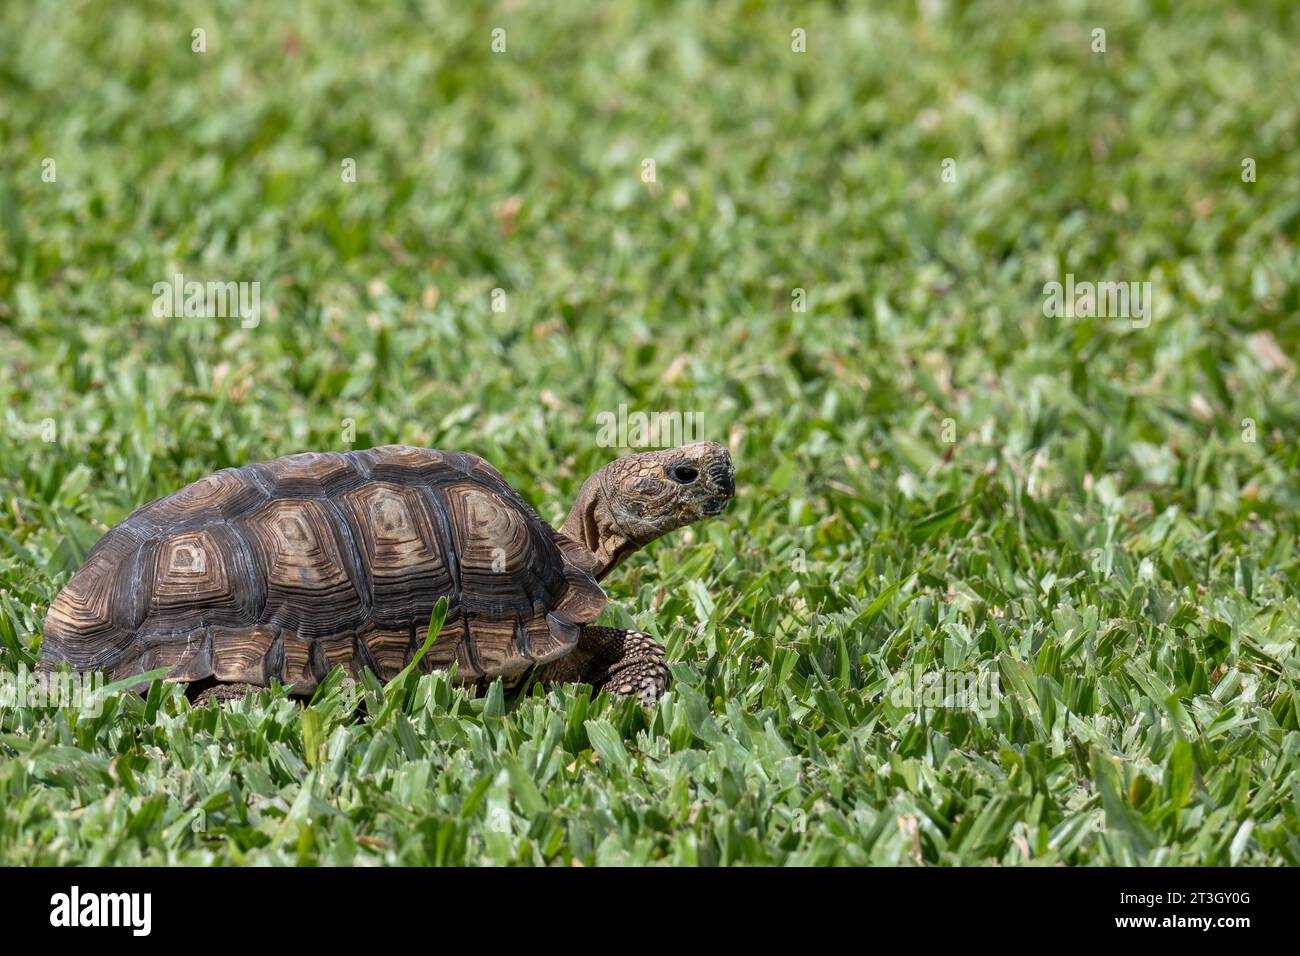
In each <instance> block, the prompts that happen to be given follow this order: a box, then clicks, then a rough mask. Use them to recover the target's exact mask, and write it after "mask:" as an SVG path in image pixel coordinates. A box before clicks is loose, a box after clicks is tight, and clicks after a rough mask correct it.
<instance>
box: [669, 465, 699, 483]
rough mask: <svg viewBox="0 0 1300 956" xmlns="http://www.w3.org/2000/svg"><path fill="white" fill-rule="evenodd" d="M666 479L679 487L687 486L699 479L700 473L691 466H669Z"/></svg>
mask: <svg viewBox="0 0 1300 956" xmlns="http://www.w3.org/2000/svg"><path fill="white" fill-rule="evenodd" d="M668 477H669V478H671V479H672V480H673V481H675V482H677V483H678V484H679V485H689V484H690V483H691V482H693V481H694V480H695V479H696V478H698V477H700V472H699V469H697V468H695V467H694V466H693V465H670V466H669V467H668Z"/></svg>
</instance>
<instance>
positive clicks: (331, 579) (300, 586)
mask: <svg viewBox="0 0 1300 956" xmlns="http://www.w3.org/2000/svg"><path fill="white" fill-rule="evenodd" d="M734 493H735V473H734V470H733V468H732V463H731V458H730V456H729V455H728V453H727V451H726V449H725V448H723V447H722V446H721V445H718V444H715V443H712V442H697V443H695V444H690V445H685V446H682V447H680V448H675V449H668V450H662V451H651V452H644V453H640V454H632V455H628V456H625V457H622V458H617V459H615V460H614V461H613V462H611V463H609V464H607V465H606V466H605V467H603V468H601V469H600V470H599V471H597V472H596V473H595V474H593V475H592V476H591V477H590V478H588V479H587V481H586V482H585V483H584V484H583V485H582V489H581V491H580V492H579V494H578V498H577V501H576V502H575V503H574V505H573V507H572V509H570V511H569V514H568V518H567V520H566V521H565V522H564V525H563V526H562V527H561V528H560V530H559V531H556V530H554V529H553V528H551V527H550V525H548V524H547V523H546V522H545V521H543V520H542V519H541V518H540V517H539V516H538V515H537V513H536V512H535V511H534V510H533V509H532V508H531V507H530V506H529V505H528V503H527V502H526V501H525V500H524V499H523V498H522V497H520V495H519V494H517V493H516V492H515V490H514V489H513V488H511V487H510V485H509V484H507V483H506V480H505V478H504V477H503V476H502V475H501V473H500V472H499V471H497V469H496V468H494V467H492V465H490V464H488V463H487V462H486V461H484V460H483V459H482V458H479V457H477V456H475V455H472V454H467V453H464V452H448V451H437V450H434V449H429V448H416V447H409V446H405V445H385V446H383V447H379V448H370V449H367V450H364V451H350V452H305V453H302V454H297V455H290V456H288V457H286V458H277V459H275V460H274V461H266V462H260V463H257V464H251V465H247V466H245V467H242V468H227V469H224V470H222V471H218V472H215V473H214V474H211V475H209V476H207V477H206V478H202V479H200V480H199V481H196V482H194V483H193V484H190V485H186V486H185V487H184V488H182V489H180V490H179V491H177V492H175V493H174V494H171V495H168V496H166V497H164V498H160V499H158V500H156V501H153V502H151V503H149V504H147V505H144V506H143V507H141V508H139V509H137V510H136V511H134V512H132V513H131V514H130V515H129V516H127V517H126V518H125V519H123V520H122V521H121V522H120V523H119V524H117V525H116V526H115V527H114V528H112V529H111V530H110V531H109V532H108V533H107V534H105V535H104V536H103V537H102V538H101V539H100V540H99V542H98V543H97V544H96V545H95V546H94V548H93V549H91V551H90V554H89V555H88V556H87V558H86V561H85V564H83V565H82V567H81V568H80V569H79V570H78V571H77V572H76V573H75V574H74V575H73V576H72V578H71V579H70V580H69V581H68V583H67V585H66V586H65V587H64V588H63V589H62V590H61V591H60V592H59V593H58V595H57V596H56V597H55V599H54V601H53V603H52V604H51V605H50V610H49V614H48V615H47V617H46V619H45V634H44V640H43V642H42V646H41V658H42V659H41V664H40V667H41V668H42V669H43V670H47V671H48V670H53V669H57V668H58V667H60V666H61V665H63V664H67V665H70V666H71V668H72V669H73V670H76V671H80V672H88V671H98V672H102V673H104V674H105V676H106V678H107V679H108V680H112V681H117V680H123V679H126V678H129V677H131V676H134V675H137V674H142V673H144V672H147V671H152V670H156V669H160V668H169V670H168V672H167V676H166V678H165V679H166V680H169V681H176V682H183V683H186V684H188V685H189V687H188V692H189V693H190V696H191V697H192V698H193V699H194V700H195V701H196V702H208V701H211V700H217V701H220V700H225V699H230V698H234V697H238V696H241V695H243V694H245V693H248V692H249V690H251V689H254V688H257V687H266V686H269V685H270V683H271V680H272V678H274V679H276V680H278V681H279V682H280V683H282V684H284V685H287V686H288V687H289V690H290V693H291V694H293V695H295V696H308V695H310V694H311V693H312V692H313V691H314V690H315V688H316V687H317V685H318V684H319V683H320V681H321V680H322V679H324V677H325V676H326V675H327V674H328V673H329V672H330V671H331V670H332V669H333V668H334V667H336V666H342V667H343V668H344V670H345V671H346V672H347V673H348V675H349V676H350V677H351V678H353V679H355V678H356V677H358V676H359V675H360V673H361V672H362V669H363V668H369V669H370V670H371V671H373V672H374V674H375V675H376V676H378V677H379V678H380V679H381V680H391V679H392V678H393V677H394V676H395V675H396V674H397V673H398V672H399V671H401V670H402V669H403V668H404V667H406V666H407V665H408V664H409V663H410V662H411V660H412V659H413V657H414V655H415V654H416V652H417V651H418V650H419V649H420V648H421V647H423V645H424V643H425V638H426V637H427V635H428V628H429V623H430V621H429V619H430V615H431V613H432V610H433V608H434V605H435V603H436V602H437V601H438V599H439V598H440V597H444V596H445V597H446V598H447V600H448V609H447V616H446V618H445V620H444V623H443V626H442V629H441V630H440V631H439V633H438V637H437V639H436V641H435V642H434V644H433V646H432V647H431V648H430V649H429V651H428V652H427V653H426V654H425V655H424V657H423V658H421V660H420V662H419V665H418V666H419V668H420V669H421V670H423V671H426V672H427V671H429V670H432V669H434V668H446V667H449V666H450V665H451V664H452V663H453V662H454V663H455V665H456V674H455V676H456V679H457V681H458V682H461V683H476V682H479V683H481V682H486V681H489V680H492V679H495V678H498V677H500V678H502V679H503V680H504V682H505V683H506V685H507V687H508V688H513V687H516V686H518V685H519V684H520V683H521V682H522V681H523V680H525V679H526V678H529V677H535V678H536V679H537V680H540V681H541V682H543V683H545V684H551V683H556V682H580V683H588V684H591V685H592V686H593V687H594V688H596V690H597V691H599V690H600V689H601V688H607V689H608V690H609V691H610V692H611V693H615V694H623V695H636V697H637V698H638V699H639V700H640V702H641V703H642V704H644V705H647V706H649V705H651V704H653V703H654V701H655V700H657V699H658V698H659V697H660V696H661V695H662V694H663V693H664V691H665V690H666V688H667V682H668V670H667V667H666V665H665V663H664V649H663V647H662V646H661V645H659V644H658V643H657V642H656V641H654V640H653V639H652V638H651V637H649V636H648V635H646V634H643V633H641V632H640V631H632V630H625V629H622V628H611V627H597V626H594V622H595V620H596V619H597V618H598V617H599V616H600V613H601V611H602V610H603V609H604V607H605V592H604V591H603V590H602V589H601V587H600V584H599V583H598V582H600V581H601V580H603V579H604V578H605V576H606V575H607V574H609V573H610V572H611V571H612V570H614V568H616V567H618V565H619V564H621V563H622V562H623V561H624V560H625V559H626V558H627V557H628V555H630V554H632V553H633V552H635V551H637V550H638V549H639V548H641V547H643V546H645V545H646V544H648V543H649V542H651V541H653V540H654V539H656V538H658V537H660V536H661V535H663V534H666V533H668V532H670V531H673V530H675V529H677V528H680V527H682V526H684V525H686V524H689V523H691V522H693V521H697V520H699V519H701V518H705V517H709V516H713V515H717V514H719V513H720V512H721V511H722V510H723V509H724V508H725V507H726V505H727V502H728V501H729V500H730V499H731V498H732V496H733V495H734ZM140 686H147V685H143V684H142V685H140Z"/></svg>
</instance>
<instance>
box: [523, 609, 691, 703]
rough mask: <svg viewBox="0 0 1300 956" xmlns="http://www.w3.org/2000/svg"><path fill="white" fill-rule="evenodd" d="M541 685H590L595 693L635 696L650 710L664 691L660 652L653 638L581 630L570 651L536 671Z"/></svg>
mask: <svg viewBox="0 0 1300 956" xmlns="http://www.w3.org/2000/svg"><path fill="white" fill-rule="evenodd" d="M537 679H538V680H539V681H541V682H542V684H544V685H550V684H565V683H572V684H590V685H591V686H592V687H594V688H595V689H596V691H597V693H599V692H600V691H601V690H608V691H609V692H610V693H611V694H623V695H625V696H631V695H633V694H635V695H636V697H637V700H639V701H640V702H641V706H642V707H653V706H654V703H655V701H657V700H658V699H659V698H660V697H662V696H663V695H664V691H666V690H667V689H668V665H667V664H665V663H664V649H663V647H662V646H661V645H660V644H659V642H658V641H656V640H655V639H654V638H652V637H650V635H648V634H643V633H641V632H640V631H629V630H625V629H623V628H621V627H592V626H590V625H587V626H584V627H583V629H582V636H581V637H580V638H578V644H577V646H576V647H574V649H573V650H572V651H570V652H569V653H568V654H566V655H565V656H564V657H561V658H560V659H559V660H558V661H552V662H551V663H550V664H546V665H545V666H543V667H542V668H540V669H539V671H538V674H537Z"/></svg>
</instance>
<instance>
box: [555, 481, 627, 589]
mask: <svg viewBox="0 0 1300 956" xmlns="http://www.w3.org/2000/svg"><path fill="white" fill-rule="evenodd" d="M560 532H561V533H562V534H564V535H565V536H566V537H569V538H572V539H573V540H574V541H576V542H578V543H579V544H581V545H582V546H583V547H584V548H586V549H587V550H588V551H590V552H591V553H592V554H594V555H595V556H596V566H595V568H593V569H592V575H593V576H594V577H595V578H596V580H597V581H599V580H601V579H603V578H604V577H605V575H607V574H609V572H610V571H613V570H614V569H615V568H616V567H618V566H619V565H620V564H622V563H623V559H624V558H626V557H627V556H628V555H629V554H631V553H633V552H634V551H636V550H637V549H639V548H640V547H641V545H640V544H639V543H638V542H636V541H633V540H632V538H631V537H630V536H629V535H628V534H627V533H626V532H625V531H624V530H623V529H622V528H620V527H619V526H618V523H617V522H616V521H615V520H614V516H613V515H612V514H611V513H610V509H609V507H608V504H607V502H606V498H605V494H604V484H603V482H602V481H601V480H600V472H597V473H596V474H594V475H592V476H591V477H590V478H588V479H587V481H586V483H585V484H584V485H583V486H582V490H581V491H580V492H578V500H577V501H575V502H574V503H573V507H572V508H571V509H570V510H569V517H568V518H566V519H565V521H564V526H563V527H562V528H561V529H560Z"/></svg>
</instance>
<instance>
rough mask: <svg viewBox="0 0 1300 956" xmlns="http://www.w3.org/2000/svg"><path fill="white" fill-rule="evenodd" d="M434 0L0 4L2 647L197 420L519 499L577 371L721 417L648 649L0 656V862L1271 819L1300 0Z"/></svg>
mask: <svg viewBox="0 0 1300 956" xmlns="http://www.w3.org/2000/svg"><path fill="white" fill-rule="evenodd" d="M476 7H477V5H471V4H464V3H453V2H422V0H411V2H409V3H404V4H392V3H387V2H364V0H362V2H350V3H343V2H337V0H331V2H320V0H313V2H305V3H288V2H271V3H263V4H253V5H248V4H242V3H234V2H223V0H215V2H212V3H208V4H202V5H199V6H197V7H192V6H191V5H188V4H179V3H163V2H143V3H136V4H130V5H116V4H113V5H110V4H107V3H104V4H95V3H79V4H74V5H67V4H58V5H56V4H46V3H40V2H38V0H16V2H7V3H5V4H3V5H0V143H2V144H3V145H2V146H0V416H3V427H2V428H0V672H2V673H3V675H4V676H5V678H6V679H7V681H8V682H9V684H10V686H12V685H13V682H14V681H15V680H16V679H17V678H16V675H18V674H20V673H22V672H23V670H24V669H29V668H30V667H31V666H32V664H33V662H34V660H35V659H36V658H37V657H38V656H39V646H40V639H41V638H40V634H41V623H42V620H43V618H44V616H45V613H46V610H47V608H48V605H49V602H50V601H51V599H52V598H53V596H54V595H55V593H56V592H57V591H58V589H59V588H60V587H61V586H62V585H63V584H64V583H65V582H66V581H67V579H68V577H69V576H70V575H71V573H72V572H73V571H74V570H75V569H76V568H77V567H78V566H79V564H80V562H81V560H82V559H83V558H84V557H85V554H86V552H87V550H88V549H89V548H90V546H91V545H93V544H94V542H95V541H96V539H97V538H98V537H99V536H100V535H101V534H103V533H104V531H106V530H107V529H108V528H109V527H111V526H112V525H114V524H115V523H116V522H117V521H119V520H120V519H121V518H123V517H124V516H125V515H126V514H127V513H129V512H130V511H131V510H132V509H134V508H135V507H137V506H138V505H140V504H142V503H144V502H146V501H149V500H151V499H153V498H155V497H157V496H159V495H162V494H165V493H168V492H170V491H172V490H174V489H176V488H178V487H180V486H181V485H183V484H185V483H187V482H190V481H193V480H195V479H197V478H200V477H202V476H203V475H205V474H207V473H209V472H211V471H214V470H216V469H218V468H223V467H227V466H232V465H241V464H245V463H248V462H251V461H258V460H262V459H267V458H273V457H277V456H279V455H284V454H289V453H292V452H298V451H303V450H309V449H310V450H327V449H333V450H346V449H348V448H366V447H369V446H372V445H379V444H385V443H390V442H403V443H408V444H418V445H428V446H433V447H438V448H444V449H459V450H464V451H471V452H474V453H477V454H480V455H482V456H484V457H486V458H487V459H488V460H490V461H491V462H493V463H494V464H495V465H496V466H497V467H498V468H500V469H501V470H502V472H504V474H505V475H506V477H507V478H508V479H509V480H510V481H511V482H512V483H513V484H514V485H515V487H516V488H518V489H519V491H520V493H521V494H523V495H524V496H525V497H526V498H527V499H528V500H529V501H530V502H531V503H532V504H533V505H534V507H536V508H537V510H538V511H539V513H540V514H541V515H542V517H543V518H545V519H547V520H548V521H551V522H552V523H554V524H556V525H558V524H559V523H560V522H561V521H562V520H563V516H564V514H565V512H566V511H567V508H568V506H569V504H570V503H571V501H572V499H573V498H574V496H575V495H576V493H577V490H578V488H579V486H580V485H581V483H582V481H583V479H584V478H585V477H586V476H587V475H588V474H590V473H591V472H592V471H594V470H595V469H596V468H598V467H599V466H601V465H602V464H604V463H605V462H606V461H608V460H610V459H611V458H612V457H613V456H614V455H615V454H617V452H618V450H617V449H615V448H610V447H604V446H603V445H602V443H601V442H600V441H599V440H598V439H599V437H600V434H601V429H600V425H599V424H598V422H599V421H600V420H601V418H602V416H607V415H608V414H610V413H613V414H617V413H618V410H619V407H620V405H623V406H626V408H627V409H628V410H630V411H638V410H639V411H644V412H656V411H657V412H664V413H670V414H671V413H679V414H682V415H683V416H685V415H687V414H690V415H691V416H692V418H690V419H689V420H690V421H692V422H694V421H696V420H697V419H696V417H695V416H698V421H699V422H700V423H701V425H702V428H701V434H700V435H699V437H701V438H708V439H715V440H718V441H721V442H724V443H726V444H728V445H729V446H730V448H731V450H732V455H733V458H734V460H735V462H736V468H737V474H736V482H737V498H736V500H735V501H734V502H733V503H732V505H731V506H730V508H729V509H728V510H727V511H726V512H725V514H724V515H722V516H721V517H720V518H717V519H714V520H712V521H710V522H707V523H702V524H698V525H695V526H693V527H692V528H690V529H688V531H686V532H678V533H676V534H674V535H671V536H669V537H666V538H664V539H662V540H661V541H659V542H657V543H655V544H653V545H651V546H650V547H649V548H648V549H646V551H645V552H643V553H641V554H639V555H637V556H635V557H634V558H633V559H631V560H630V561H629V562H628V563H627V564H626V565H625V566H624V567H623V568H621V569H620V570H619V571H618V572H616V573H615V574H614V575H613V576H612V577H611V578H610V579H609V580H608V582H607V585H608V587H607V590H608V592H609V595H610V606H609V609H608V610H607V611H606V613H605V617H604V618H603V619H602V620H603V621H604V622H606V623H610V624H614V625H619V626H635V627H638V628H640V629H642V630H645V631H647V632H649V633H651V634H653V635H656V636H657V637H658V638H659V639H660V640H662V641H663V642H664V643H665V645H666V646H667V648H668V657H669V660H670V661H671V663H672V670H673V675H674V685H673V690H672V692H671V694H670V695H669V696H668V697H667V698H666V699H664V700H663V701H661V702H660V703H659V704H658V705H657V706H656V707H655V708H654V709H653V710H652V711H645V712H643V711H642V710H641V709H639V708H638V707H637V706H636V705H635V704H633V703H631V702H630V701H627V700H621V699H615V700H611V699H609V698H608V697H607V696H605V695H600V696H598V697H596V698H595V699H593V698H592V695H591V692H590V689H589V688H586V687H583V686H572V685H570V686H563V687H557V688H554V689H552V690H550V691H549V692H544V691H543V690H541V689H534V690H532V691H531V692H529V693H528V694H526V695H524V696H523V697H521V698H513V697H512V696H510V695H507V694H503V693H502V690H501V687H500V685H499V684H497V685H495V686H494V687H493V688H492V689H490V690H489V691H488V693H487V694H486V695H485V696H483V697H479V698H474V697H472V696H470V695H469V694H467V693H466V692H465V691H463V690H461V689H458V688H456V687H454V686H452V685H451V684H450V683H449V682H448V680H447V678H446V676H445V675H439V674H435V675H430V676H426V677H423V678H419V679H418V680H417V679H408V680H403V681H399V682H397V683H396V684H394V685H390V687H389V688H388V689H387V691H384V690H380V689H378V688H377V687H374V686H371V687H366V686H363V687H361V688H360V689H358V690H355V691H353V690H348V691H345V690H343V689H342V688H341V687H340V686H339V682H338V679H337V677H338V675H336V676H335V679H333V680H331V681H330V682H329V683H328V685H327V686H326V687H324V688H322V691H321V692H320V693H319V694H318V695H317V698H316V699H315V700H314V701H313V702H312V703H311V704H310V705H309V706H307V707H305V708H304V707H302V706H300V705H299V704H298V703H296V702H295V701H293V700H292V699H289V698H287V697H286V696H285V694H284V692H283V690H277V691H274V692H270V691H268V692H265V693H263V694H262V695H261V696H259V697H255V698H248V699H245V700H243V701H240V702H237V703H233V704H228V705H226V706H224V707H223V708H219V709H193V708H191V707H190V705H189V704H188V703H187V702H186V699H185V697H184V694H183V688H181V687H180V686H177V685H174V684H163V683H157V682H156V683H154V684H153V686H152V687H151V689H150V691H149V693H148V695H147V697H142V696H138V695H133V694H130V693H124V694H114V695H111V696H110V697H109V698H108V699H107V701H106V702H105V703H104V706H103V708H102V711H101V712H100V713H98V714H93V713H88V712H82V711H78V710H75V709H73V708H70V707H63V708H52V707H42V706H38V705H36V704H31V703H28V704H22V705H20V703H19V702H16V701H9V702H7V703H6V705H5V706H3V707H2V708H0V863H3V864H58V863H62V864H68V863H92V864H136V863H185V864H209V863H217V864H238V863H283V864H385V863H391V864H426V863H500V864H504V863H531V864H553V865H560V866H569V865H588V866H590V865H597V864H605V865H609V864H641V863H678V864H704V865H712V864H742V863H752V864H922V865H949V864H1004V865H1015V864H1030V865H1059V864H1067V865H1089V864H1129V863H1151V864H1229V863H1231V864H1273V865H1277V864H1290V865H1297V864H1300V698H1298V697H1297V693H1298V684H1300V649H1298V648H1297V641H1298V640H1300V596H1298V593H1297V592H1298V590H1300V553H1298V549H1297V544H1298V541H1300V538H1298V536H1300V488H1298V486H1297V477H1296V476H1297V474H1300V451H1298V448H1297V441H1296V439H1297V435H1298V434H1300V387H1298V386H1297V370H1296V362H1297V358H1298V357H1300V291H1298V289H1300V257H1298V256H1297V249H1296V238H1297V236H1298V235H1300V150H1297V137H1298V135H1300V100H1297V97H1296V95H1295V91H1296V90H1297V89H1300V57H1297V56H1296V46H1295V44H1296V38H1297V37H1298V36H1300V7H1297V6H1296V5H1295V4H1293V3H1291V2H1286V0H1277V2H1258V3H1251V4H1245V5H1241V6H1240V8H1235V5H1234V9H1226V8H1225V7H1224V5H1222V4H1219V3H1216V2H1211V0H1189V2H1184V3H1178V4H1173V3H1162V2H1150V3H1136V2H1134V3H1084V2H1075V3H1059V4H1039V3H1024V4H1019V3H995V2H989V3H961V2H947V3H945V2H943V0H926V2H921V3H903V2H889V3H872V4H865V3H863V4H856V3H827V4H798V5H796V4H771V5H768V4H763V3H758V2H742V0H731V2H722V3H705V2H702V0H701V2H682V3H654V2H650V0H645V2H617V3H612V4H602V5H599V6H597V5H592V4H589V3H584V2H560V3H555V4H542V3H525V2H522V0H516V2H503V3H499V4H495V5H492V6H486V7H483V8H482V9H476ZM196 29H201V30H203V31H204V32H203V33H201V34H195V32H194V31H195V30H196ZM1098 29H1100V30H1104V31H1105V33H1104V41H1103V42H1104V51H1103V50H1101V49H1098V46H1099V42H1098V41H1099V35H1098V34H1097V33H1096V32H1095V31H1096V30H1098ZM495 31H504V32H495ZM795 31H802V32H799V33H797V32H795ZM195 47H201V48H202V50H201V51H196V49H195ZM494 47H495V49H494ZM797 48H802V49H803V52H798V51H797ZM177 275H182V276H184V281H186V282H189V281H198V282H204V283H206V282H221V283H225V282H247V283H253V282H256V283H258V284H259V285H258V289H259V295H260V300H259V310H258V312H257V314H256V316H255V317H253V318H250V317H249V316H248V315H247V314H246V313H240V314H235V315H229V314H228V315H226V316H224V317H222V316H211V315H209V316H192V315H191V316H187V315H185V314H184V309H181V310H179V312H178V311H177V310H176V309H174V308H168V306H167V303H168V301H170V300H169V298H168V296H169V295H170V294H169V293H159V292H158V291H156V290H157V289H158V287H159V284H169V283H172V282H173V277H175V276H177ZM1067 276H1072V277H1073V279H1072V280H1070V281H1072V282H1074V281H1077V282H1079V283H1083V282H1124V283H1129V282H1132V283H1138V284H1139V285H1138V286H1135V287H1134V288H1135V289H1141V288H1143V287H1142V286H1141V283H1150V286H1148V287H1145V288H1146V289H1147V290H1148V295H1147V296H1146V297H1145V298H1144V300H1143V301H1144V303H1145V304H1147V305H1149V306H1150V308H1149V309H1148V310H1147V311H1146V314H1145V315H1144V316H1143V315H1137V314H1134V315H1132V316H1127V317H1126V316H1123V315H1121V316H1116V315H1114V314H1108V315H1105V316H1101V315H1092V316H1089V315H1088V314H1087V312H1088V310H1087V309H1077V308H1076V309H1073V310H1071V312H1072V314H1069V315H1060V314H1049V313H1051V312H1053V310H1052V309H1050V308H1046V307H1045V304H1046V303H1047V301H1048V296H1047V294H1045V284H1047V283H1051V282H1061V283H1063V284H1064V283H1065V282H1066V281H1067ZM1126 288H1127V287H1126ZM1130 306H1133V307H1134V308H1135V306H1134V303H1132V302H1131V303H1130ZM1131 311H1132V309H1131ZM168 313H172V314H168ZM38 703H39V702H38Z"/></svg>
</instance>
